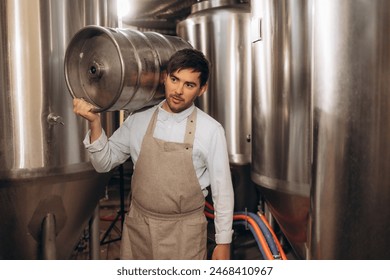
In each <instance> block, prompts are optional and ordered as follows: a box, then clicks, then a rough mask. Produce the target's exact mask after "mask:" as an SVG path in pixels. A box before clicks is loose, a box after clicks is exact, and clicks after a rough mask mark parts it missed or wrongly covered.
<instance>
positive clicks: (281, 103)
mask: <svg viewBox="0 0 390 280" xmlns="http://www.w3.org/2000/svg"><path fill="white" fill-rule="evenodd" d="M251 5H252V6H251V15H252V19H251V20H252V25H251V26H252V29H251V32H252V34H251V41H252V52H253V53H252V55H253V60H252V61H253V69H252V79H253V83H252V85H253V99H252V110H253V113H252V122H253V123H252V130H253V132H252V133H253V141H252V165H251V169H252V172H251V178H252V180H253V181H254V182H255V183H256V184H257V185H259V186H260V187H261V191H262V193H263V194H264V196H265V199H266V201H267V203H268V206H269V208H270V209H271V212H272V213H273V216H274V217H275V219H276V221H277V222H278V223H279V225H280V226H281V229H282V231H283V232H284V234H285V235H286V237H287V239H288V240H289V241H290V243H292V245H293V247H294V249H295V251H296V253H297V254H298V255H299V256H301V257H303V256H305V251H306V249H305V247H306V240H307V234H306V232H307V216H308V211H309V195H310V168H311V158H310V157H311V95H310V55H308V53H309V51H310V39H309V37H310V23H309V12H310V9H309V6H308V4H307V1H295V0H285V1H273V0H260V1H252V3H251Z"/></svg>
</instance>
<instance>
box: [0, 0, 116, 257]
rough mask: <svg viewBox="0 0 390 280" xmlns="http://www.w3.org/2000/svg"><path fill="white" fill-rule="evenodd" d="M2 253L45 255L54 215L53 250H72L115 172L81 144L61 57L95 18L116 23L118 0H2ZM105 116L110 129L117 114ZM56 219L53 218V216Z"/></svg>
mask: <svg viewBox="0 0 390 280" xmlns="http://www.w3.org/2000/svg"><path fill="white" fill-rule="evenodd" d="M0 21H1V24H0V26H1V29H0V38H1V45H0V73H1V75H0V87H1V95H0V107H1V110H0V111H1V118H0V122H1V127H2V128H1V130H0V159H1V160H0V212H1V213H2V215H1V217H0V225H1V226H0V259H40V258H44V255H43V254H44V253H43V249H42V242H41V239H42V235H44V234H43V232H42V224H43V221H44V220H45V219H46V217H47V216H48V215H49V216H50V217H53V216H54V220H55V247H56V249H55V250H54V251H55V254H56V255H55V257H56V258H58V259H67V258H69V257H70V256H71V254H72V251H73V248H74V247H75V245H76V244H77V242H78V240H79V238H80V235H81V233H82V231H83V229H84V228H85V226H86V224H87V222H88V220H89V218H90V216H91V214H92V212H93V210H94V209H95V207H96V205H97V203H98V200H99V198H100V197H101V196H102V192H103V187H104V186H105V184H107V182H108V180H109V176H110V174H109V173H108V174H97V173H96V172H95V171H94V169H93V167H92V165H91V164H90V162H89V158H88V155H87V153H86V151H85V149H84V147H83V146H82V139H83V137H84V136H85V134H86V132H87V123H86V121H83V120H81V119H80V118H78V117H76V116H75V114H74V113H73V112H72V99H71V98H70V95H69V93H68V91H67V88H66V85H65V79H64V71H63V61H64V54H65V49H66V46H67V44H68V42H69V40H70V38H71V37H72V36H73V35H74V34H75V33H76V32H77V31H78V30H79V29H80V28H82V27H84V26H86V25H90V24H95V25H103V26H111V27H116V26H117V16H116V1H105V0H99V1H93V0H66V1H65V0H64V1H50V0H1V1H0ZM103 122H104V123H105V129H106V130H107V131H108V133H110V131H111V130H112V127H113V121H112V116H109V115H106V116H105V117H104V120H103ZM51 221H53V220H51Z"/></svg>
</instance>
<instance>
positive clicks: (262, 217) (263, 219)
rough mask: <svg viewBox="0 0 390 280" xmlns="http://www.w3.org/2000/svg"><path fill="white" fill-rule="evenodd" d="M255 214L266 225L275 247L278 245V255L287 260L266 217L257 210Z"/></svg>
mask: <svg viewBox="0 0 390 280" xmlns="http://www.w3.org/2000/svg"><path fill="white" fill-rule="evenodd" d="M257 215H258V216H259V217H260V219H261V220H262V221H263V223H264V224H265V225H266V226H267V228H268V229H269V231H270V232H271V234H272V237H273V238H274V241H275V243H276V247H278V250H279V253H280V256H281V257H282V260H287V256H286V254H285V253H284V251H283V248H282V245H280V242H279V240H278V238H277V237H276V235H275V233H274V231H273V230H272V228H271V225H270V224H269V223H268V221H267V219H266V218H265V216H264V215H263V214H260V213H259V212H257Z"/></svg>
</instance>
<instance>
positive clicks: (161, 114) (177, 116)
mask: <svg viewBox="0 0 390 280" xmlns="http://www.w3.org/2000/svg"><path fill="white" fill-rule="evenodd" d="M164 102H165V99H164V100H163V101H161V102H160V104H158V116H157V119H158V120H161V121H166V120H168V119H169V118H173V119H174V120H175V121H176V122H178V123H179V122H182V121H183V120H185V119H186V118H188V117H189V115H191V113H192V111H194V109H195V105H194V104H192V105H191V106H190V107H188V108H187V109H185V110H184V111H182V112H180V113H170V112H167V111H165V110H164V109H163V108H162V105H163V104H164Z"/></svg>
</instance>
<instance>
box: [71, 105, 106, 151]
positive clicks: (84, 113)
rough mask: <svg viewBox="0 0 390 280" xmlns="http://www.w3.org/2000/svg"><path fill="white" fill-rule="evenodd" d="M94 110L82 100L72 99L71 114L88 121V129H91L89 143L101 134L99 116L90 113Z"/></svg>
mask: <svg viewBox="0 0 390 280" xmlns="http://www.w3.org/2000/svg"><path fill="white" fill-rule="evenodd" d="M94 108H95V107H94V106H93V105H92V104H91V103H88V102H87V101H85V100H84V99H81V98H74V99H73V112H74V113H75V114H76V115H79V116H81V117H83V118H84V119H86V120H88V121H89V128H90V129H91V139H90V141H91V143H92V142H94V141H95V140H96V139H98V138H99V137H100V135H101V134H102V125H101V122H100V114H99V113H94V112H93V111H92V110H93V109H94Z"/></svg>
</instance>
